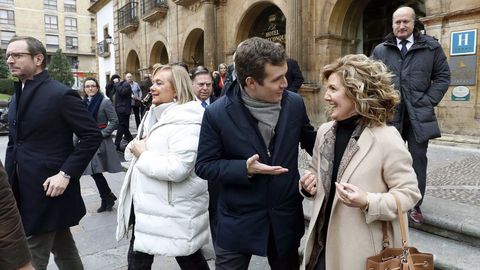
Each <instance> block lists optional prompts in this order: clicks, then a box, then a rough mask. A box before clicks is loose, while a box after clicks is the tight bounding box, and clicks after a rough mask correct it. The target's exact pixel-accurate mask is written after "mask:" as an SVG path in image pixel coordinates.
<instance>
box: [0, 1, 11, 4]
mask: <svg viewBox="0 0 480 270" xmlns="http://www.w3.org/2000/svg"><path fill="white" fill-rule="evenodd" d="M0 4H13V0H0Z"/></svg>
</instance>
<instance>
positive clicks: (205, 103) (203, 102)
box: [202, 100, 207, 108]
mask: <svg viewBox="0 0 480 270" xmlns="http://www.w3.org/2000/svg"><path fill="white" fill-rule="evenodd" d="M202 107H203V108H206V107H207V102H205V100H204V101H202Z"/></svg>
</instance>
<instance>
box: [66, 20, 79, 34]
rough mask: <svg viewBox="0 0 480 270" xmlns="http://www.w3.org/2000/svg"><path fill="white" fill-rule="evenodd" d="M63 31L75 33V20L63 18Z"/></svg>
mask: <svg viewBox="0 0 480 270" xmlns="http://www.w3.org/2000/svg"><path fill="white" fill-rule="evenodd" d="M65 30H67V31H77V19H75V18H69V17H66V18H65Z"/></svg>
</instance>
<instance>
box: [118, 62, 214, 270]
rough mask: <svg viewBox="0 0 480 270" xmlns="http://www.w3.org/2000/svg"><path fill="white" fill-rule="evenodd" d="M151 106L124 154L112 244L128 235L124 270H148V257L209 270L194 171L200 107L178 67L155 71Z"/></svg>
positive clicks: (204, 200)
mask: <svg viewBox="0 0 480 270" xmlns="http://www.w3.org/2000/svg"><path fill="white" fill-rule="evenodd" d="M152 82H153V85H152V87H151V88H150V92H151V94H152V107H151V109H150V110H149V112H148V113H147V114H146V115H145V117H144V119H143V120H142V123H141V124H140V126H139V132H138V135H137V138H135V139H134V140H133V141H131V142H130V143H129V144H128V146H127V148H126V150H125V157H126V159H130V158H131V159H132V160H131V163H130V167H129V169H128V171H127V174H126V176H125V180H124V183H123V186H122V190H121V192H120V202H119V206H118V227H117V240H120V239H122V238H124V237H126V236H127V234H128V231H129V229H132V231H133V236H132V238H131V241H130V249H129V251H128V269H129V270H130V269H151V265H152V263H153V259H154V255H162V256H175V259H176V260H177V262H178V264H179V266H180V268H181V269H209V267H208V264H207V262H206V260H205V258H204V256H203V255H202V253H201V251H200V248H201V247H202V246H203V245H205V244H206V243H207V242H208V238H209V230H208V191H207V181H205V180H203V179H201V178H199V177H198V176H197V175H196V174H195V171H194V165H195V159H196V156H197V146H198V139H199V134H200V126H201V122H202V117H203V112H204V109H203V107H202V106H201V105H200V104H199V103H198V102H196V101H195V96H194V94H193V91H192V89H191V81H190V78H189V76H188V73H187V72H186V71H185V69H184V68H183V67H178V66H156V67H155V69H154V72H153V80H152Z"/></svg>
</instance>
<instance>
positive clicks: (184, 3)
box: [173, 0, 199, 7]
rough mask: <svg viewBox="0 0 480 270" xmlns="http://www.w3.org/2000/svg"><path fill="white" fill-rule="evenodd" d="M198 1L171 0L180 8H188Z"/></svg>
mask: <svg viewBox="0 0 480 270" xmlns="http://www.w3.org/2000/svg"><path fill="white" fill-rule="evenodd" d="M197 1H199V0H173V3H175V4H177V5H180V6H184V7H186V6H190V5H191V4H193V3H195V2H197Z"/></svg>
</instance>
